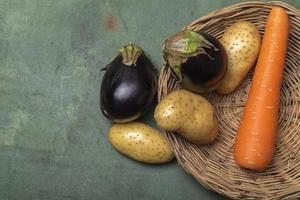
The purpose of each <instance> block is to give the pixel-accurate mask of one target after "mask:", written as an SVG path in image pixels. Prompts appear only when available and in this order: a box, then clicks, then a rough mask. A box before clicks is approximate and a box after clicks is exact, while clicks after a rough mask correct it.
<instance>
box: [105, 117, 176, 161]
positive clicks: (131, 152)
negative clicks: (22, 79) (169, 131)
mask: <svg viewBox="0 0 300 200" xmlns="http://www.w3.org/2000/svg"><path fill="white" fill-rule="evenodd" d="M108 137H109V141H110V143H111V144H112V146H113V147H114V148H115V149H117V150H118V151H119V152H121V153H123V154H125V155H127V156H128V157H130V158H132V159H135V160H137V161H141V162H144V163H149V164H159V163H165V162H168V161H171V160H172V159H173V158H174V155H173V152H172V150H171V146H170V144H169V142H168V140H167V138H166V137H165V136H164V135H162V134H161V133H159V132H158V131H157V130H155V129H154V128H152V127H150V126H148V125H146V124H144V123H140V122H130V123H125V124H114V125H113V126H112V127H111V129H110V130H109V134H108Z"/></svg>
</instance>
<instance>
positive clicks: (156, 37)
mask: <svg viewBox="0 0 300 200" xmlns="http://www.w3.org/2000/svg"><path fill="white" fill-rule="evenodd" d="M237 2H239V1H238V0H224V1H219V0H193V1H192V0H190V1H181V0H165V1H162V0H151V1H148V0H126V1H125V0H0V200H12V199H26V200H27V199H46V200H50V199H51V200H52V199H58V200H71V199H101V200H106V199H113V200H117V199H120V200H121V199H132V200H135V199H136V200H142V199H143V200H144V199H145V200H148V199H149V200H150V199H151V200H152V199H153V200H154V199H172V200H181V199H202V200H206V199H207V200H208V199H223V198H224V197H221V196H219V195H218V194H216V193H214V192H211V191H209V190H207V189H205V188H204V187H202V186H201V185H200V184H199V183H197V182H196V181H195V180H194V178H193V177H191V176H190V175H188V174H187V173H186V172H185V171H184V170H183V169H182V168H181V167H180V166H178V165H177V163H176V161H174V162H172V163H169V164H166V165H160V166H153V165H145V164H141V163H138V162H135V161H133V160H130V159H128V158H127V157H125V156H122V155H121V154H119V153H118V152H116V151H115V150H114V149H113V148H112V147H111V145H110V144H109V143H108V140H107V131H108V129H109V127H110V126H111V123H110V121H108V120H107V119H106V118H104V116H103V115H102V114H101V113H100V111H99V87H100V82H101V78H102V77H103V73H101V72H100V69H101V67H103V66H105V64H107V63H108V61H109V60H110V59H111V57H112V56H113V55H114V54H115V53H116V52H117V50H118V49H119V48H120V47H121V46H123V45H124V44H125V43H126V42H129V41H131V42H135V43H137V44H139V45H140V46H142V47H143V48H144V49H145V50H146V51H147V52H148V53H149V54H150V55H151V57H152V60H153V62H154V63H155V65H156V67H157V68H161V63H162V53H161V48H162V43H163V41H164V39H165V38H167V37H168V36H170V35H171V34H173V33H175V32H176V31H178V30H179V29H180V28H182V27H183V26H184V25H186V24H188V23H190V22H191V21H193V20H195V19H196V18H198V17H199V16H202V15H205V14H206V13H208V12H210V11H213V10H215V9H218V8H221V7H224V6H228V5H231V4H233V3H237ZM287 2H288V3H290V4H291V5H293V6H295V7H298V8H300V1H297V0H294V1H287ZM152 114H153V112H152V113H151V112H150V113H149V114H148V115H147V116H145V117H144V118H143V119H142V121H147V122H149V123H150V124H151V125H153V126H154V125H155V123H154V121H153V117H152Z"/></svg>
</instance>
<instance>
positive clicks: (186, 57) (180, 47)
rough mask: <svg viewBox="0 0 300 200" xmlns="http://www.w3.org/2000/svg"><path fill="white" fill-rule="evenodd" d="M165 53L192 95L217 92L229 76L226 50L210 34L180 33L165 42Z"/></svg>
mask: <svg viewBox="0 0 300 200" xmlns="http://www.w3.org/2000/svg"><path fill="white" fill-rule="evenodd" d="M163 52H164V59H165V60H166V62H167V63H168V65H169V66H170V67H171V69H172V71H173V72H174V73H175V75H176V76H177V77H178V79H179V82H180V83H181V85H182V86H183V87H184V88H185V89H187V90H190V91H192V92H196V93H205V92H209V91H212V90H214V89H216V88H217V86H218V84H219V83H220V82H221V81H222V79H223V78H224V76H225V74H226V72H227V62H228V61H227V54H226V51H225V49H224V47H223V46H222V44H221V43H220V42H219V41H218V40H217V39H216V38H214V37H213V36H211V35H209V34H207V33H203V32H194V31H191V30H183V31H180V32H178V33H177V34H175V35H173V36H171V37H170V38H168V39H167V40H166V41H165V44H164V51H163Z"/></svg>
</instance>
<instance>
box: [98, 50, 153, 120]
mask: <svg viewBox="0 0 300 200" xmlns="http://www.w3.org/2000/svg"><path fill="white" fill-rule="evenodd" d="M122 60H123V58H122V55H121V54H119V55H118V56H116V57H115V58H114V59H113V60H112V61H111V62H110V64H109V65H108V66H107V70H106V72H105V75H104V77H103V80H102V84H101V91H100V107H101V111H102V113H103V114H104V115H105V116H106V117H108V118H109V119H111V120H112V121H113V122H119V123H121V122H129V121H133V120H135V119H137V118H139V117H140V116H141V115H143V114H144V113H145V112H146V111H147V109H148V108H149V107H150V105H151V103H152V101H153V100H154V98H155V97H156V90H157V81H158V77H157V70H156V69H155V67H154V66H153V64H152V63H151V61H150V59H149V57H148V56H147V55H146V54H145V53H144V52H142V53H141V54H140V55H139V57H138V58H137V60H136V63H135V64H134V65H131V66H128V65H125V64H124V63H123V62H122Z"/></svg>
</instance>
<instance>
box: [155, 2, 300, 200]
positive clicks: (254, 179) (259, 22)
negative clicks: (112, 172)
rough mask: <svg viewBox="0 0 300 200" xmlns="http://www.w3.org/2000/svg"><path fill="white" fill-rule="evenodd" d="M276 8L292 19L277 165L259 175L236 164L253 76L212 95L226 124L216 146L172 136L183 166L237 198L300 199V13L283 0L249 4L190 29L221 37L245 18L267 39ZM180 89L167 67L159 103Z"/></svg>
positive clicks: (208, 17) (209, 185)
mask: <svg viewBox="0 0 300 200" xmlns="http://www.w3.org/2000/svg"><path fill="white" fill-rule="evenodd" d="M271 5H277V6H282V7H284V8H285V9H286V10H287V12H288V15H289V20H290V37H289V44H288V53H287V56H286V66H285V72H284V81H283V85H282V90H281V105H280V116H279V119H278V123H279V130H278V140H277V146H276V154H275V157H274V159H273V162H272V165H271V166H270V167H269V168H268V169H267V170H265V171H264V172H261V173H257V172H252V171H248V170H243V169H241V168H239V167H238V166H236V164H235V162H234V160H233V145H234V139H235V134H236V132H237V128H238V125H239V121H240V117H241V115H242V112H243V107H244V104H245V101H246V98H247V94H248V91H249V87H250V84H251V79H252V73H253V72H251V73H249V75H248V77H247V78H246V80H245V81H244V82H243V83H242V85H241V86H240V87H239V88H238V89H237V90H236V91H235V92H233V93H231V94H229V95H219V94H217V93H214V92H212V93H211V94H209V97H208V98H209V100H210V102H211V103H212V104H213V105H214V107H215V109H216V113H217V118H218V121H219V124H220V133H219V137H218V138H217V140H216V141H215V142H213V143H212V144H209V145H199V146H197V145H194V144H192V143H190V142H188V141H187V140H185V139H184V138H182V137H180V136H179V135H177V134H176V133H173V132H166V134H167V137H168V138H169V140H170V142H171V144H172V148H173V150H174V153H175V155H176V158H177V161H178V162H179V164H180V165H181V166H182V167H183V168H184V169H185V170H186V171H187V172H188V173H190V174H191V175H192V176H194V177H195V178H196V179H197V180H198V182H200V183H201V184H202V185H204V186H205V187H207V188H209V189H211V190H214V191H216V192H218V193H220V194H223V195H226V196H228V197H230V198H233V199H300V123H299V118H300V117H299V113H300V65H299V64H300V11H299V10H297V9H295V8H293V7H291V6H290V5H288V4H285V3H282V2H275V1H273V2H268V3H263V2H253V1H252V2H244V3H239V4H235V5H233V6H230V7H227V8H224V9H221V10H217V11H215V12H212V13H210V14H208V15H206V16H204V17H201V18H199V19H198V20H196V21H194V22H192V23H191V24H190V25H188V26H187V27H185V29H191V30H196V31H200V30H201V31H204V32H207V33H210V34H211V35H213V36H215V37H217V38H220V37H221V36H222V34H223V32H224V30H225V27H227V26H229V25H231V24H232V23H234V22H236V21H237V20H241V19H243V20H247V21H250V22H252V23H254V24H255V25H256V27H257V28H258V29H259V30H260V33H261V35H263V33H264V27H265V23H266V20H267V17H268V14H269V12H270V7H271ZM177 88H180V85H179V84H178V83H177V81H176V79H175V78H174V77H173V74H172V73H171V70H170V68H169V66H166V65H165V64H164V68H163V70H162V72H161V75H160V80H159V90H158V96H159V100H161V99H162V98H164V97H165V96H166V95H167V94H169V93H170V92H171V91H172V90H174V89H177Z"/></svg>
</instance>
